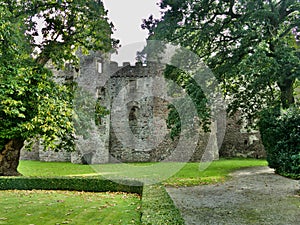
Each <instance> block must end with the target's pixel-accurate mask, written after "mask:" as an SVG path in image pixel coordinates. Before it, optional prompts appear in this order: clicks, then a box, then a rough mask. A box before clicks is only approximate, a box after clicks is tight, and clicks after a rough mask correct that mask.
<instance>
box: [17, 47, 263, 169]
mask: <svg viewBox="0 0 300 225" xmlns="http://www.w3.org/2000/svg"><path fill="white" fill-rule="evenodd" d="M80 59H81V60H80V70H79V72H76V71H74V70H73V69H71V68H70V69H69V70H66V71H55V79H56V80H57V81H58V82H61V83H63V82H66V81H68V80H73V81H75V82H76V83H77V84H78V86H79V87H80V88H81V90H83V92H85V93H86V95H87V96H88V98H89V100H90V101H91V102H92V106H94V105H95V104H96V103H97V102H99V103H100V105H101V106H103V107H105V108H106V109H107V110H108V111H109V113H108V114H107V115H105V116H102V117H101V118H99V121H98V123H96V122H95V120H94V119H93V118H91V121H90V122H91V126H90V127H89V128H88V130H86V131H83V132H86V133H88V135H86V137H85V136H84V135H78V136H77V140H76V149H75V151H74V152H66V151H59V152H53V151H43V148H42V147H41V146H40V145H39V143H38V142H37V143H36V145H35V147H34V148H33V151H31V152H27V151H25V150H23V151H22V152H21V159H31V160H40V161H69V162H72V163H84V164H99V163H109V162H157V161H162V160H166V159H170V160H175V161H181V160H180V159H186V158H187V157H188V158H189V160H190V161H200V160H201V159H202V157H203V153H204V151H205V149H206V146H207V144H208V142H212V143H210V145H212V146H213V147H212V149H213V150H212V152H211V154H212V156H211V157H212V158H213V159H214V160H216V159H218V158H219V156H221V157H236V156H238V157H255V158H261V157H264V156H265V152H264V150H263V146H262V143H261V140H260V136H259V133H258V132H252V133H248V132H247V131H246V130H245V129H243V127H242V125H238V124H237V123H236V122H237V121H238V115H237V116H236V117H235V118H227V119H226V118H224V120H226V126H227V128H226V132H225V136H224V140H223V142H222V143H218V141H219V140H218V123H212V126H211V133H204V132H199V138H198V140H197V143H195V144H196V145H195V146H196V148H195V151H194V152H193V153H192V154H191V155H187V154H190V153H189V152H185V151H184V149H183V150H182V151H181V152H179V153H178V154H177V156H176V157H175V158H172V157H170V156H172V152H173V151H174V149H175V148H176V145H177V144H178V141H179V140H178V139H176V138H175V139H174V140H172V139H171V138H170V135H169V132H170V130H169V129H168V128H167V126H166V119H167V116H168V111H169V110H168V105H169V102H168V101H167V100H166V99H165V98H164V96H160V95H159V94H157V93H160V90H162V89H163V88H164V87H166V86H167V84H165V83H164V82H165V81H164V79H163V74H164V66H162V65H159V64H157V63H148V64H147V65H143V64H142V63H136V64H135V65H134V66H132V65H130V64H129V63H124V64H123V66H119V65H118V64H117V63H116V62H110V61H109V60H107V59H105V58H103V56H102V55H101V54H99V53H93V54H90V55H88V56H81V57H80ZM77 103H78V104H80V103H79V101H76V98H75V99H74V104H75V105H76V104H77ZM94 103H95V104H94ZM78 107H79V108H80V107H82V106H80V105H78ZM219 142H220V141H219ZM217 146H221V148H220V151H218V147H217Z"/></svg>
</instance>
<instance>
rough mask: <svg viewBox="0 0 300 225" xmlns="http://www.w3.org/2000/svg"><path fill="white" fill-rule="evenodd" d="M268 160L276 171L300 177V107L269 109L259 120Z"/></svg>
mask: <svg viewBox="0 0 300 225" xmlns="http://www.w3.org/2000/svg"><path fill="white" fill-rule="evenodd" d="M259 129H260V132H261V136H262V141H263V144H264V147H265V149H266V152H267V161H268V163H269V166H270V167H271V168H274V169H275V171H276V173H278V174H281V175H284V176H288V177H292V178H298V179H299V178H300V107H291V108H289V109H287V110H280V109H278V108H277V109H269V110H267V111H265V112H264V113H263V114H262V117H261V120H260V122H259Z"/></svg>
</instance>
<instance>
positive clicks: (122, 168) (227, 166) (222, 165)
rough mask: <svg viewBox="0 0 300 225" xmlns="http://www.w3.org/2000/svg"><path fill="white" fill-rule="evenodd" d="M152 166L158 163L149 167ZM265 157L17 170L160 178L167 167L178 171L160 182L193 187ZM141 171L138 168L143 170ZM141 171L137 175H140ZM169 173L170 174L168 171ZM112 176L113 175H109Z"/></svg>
mask: <svg viewBox="0 0 300 225" xmlns="http://www.w3.org/2000/svg"><path fill="white" fill-rule="evenodd" d="M152 165H157V166H158V165H159V166H160V167H158V168H157V169H153V170H151V166H152ZM266 165H267V162H266V161H265V160H256V159H221V160H218V161H214V162H212V163H211V164H210V165H209V167H208V168H207V169H206V170H204V171H200V170H199V163H186V164H184V163H159V164H153V163H134V164H125V163H124V164H103V165H96V166H89V165H78V164H71V163H57V162H38V161H21V162H20V165H19V172H21V173H22V174H23V175H24V176H48V177H49V176H99V175H104V177H107V176H106V175H107V174H108V173H112V174H113V175H114V176H115V177H121V178H124V177H126V178H128V177H129V178H130V177H133V178H135V177H138V178H141V177H146V178H147V177H154V176H158V177H162V176H163V175H164V174H163V173H165V172H166V171H167V170H172V169H178V168H181V170H180V171H179V172H177V173H175V174H172V176H169V177H166V178H167V179H166V180H164V181H163V184H164V185H167V186H194V185H201V184H210V183H216V182H222V181H224V180H225V179H226V178H228V174H229V173H230V172H232V171H234V170H237V169H240V168H243V167H250V166H266ZM143 168H144V170H139V169H143ZM139 173H140V174H139ZM170 174H171V173H170ZM112 177H113V176H112Z"/></svg>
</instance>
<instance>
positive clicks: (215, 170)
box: [163, 159, 268, 186]
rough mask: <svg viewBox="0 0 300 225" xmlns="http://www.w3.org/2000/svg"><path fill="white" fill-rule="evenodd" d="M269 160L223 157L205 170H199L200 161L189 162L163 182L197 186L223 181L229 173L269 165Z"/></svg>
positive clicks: (169, 184)
mask: <svg viewBox="0 0 300 225" xmlns="http://www.w3.org/2000/svg"><path fill="white" fill-rule="evenodd" d="M267 164H268V163H267V161H265V160H256V159H221V160H219V161H214V162H212V163H211V164H210V166H209V167H208V168H207V169H206V170H204V171H199V163H188V164H186V165H185V166H184V167H183V168H182V170H180V171H179V172H178V173H176V174H175V175H174V176H172V177H170V178H169V179H167V180H166V181H164V182H163V183H164V184H165V185H167V186H195V185H203V184H213V183H217V182H223V181H225V180H226V179H227V178H228V177H229V173H231V172H233V171H235V170H238V169H241V168H246V167H252V166H267Z"/></svg>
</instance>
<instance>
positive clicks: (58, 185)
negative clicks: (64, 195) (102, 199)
mask: <svg viewBox="0 0 300 225" xmlns="http://www.w3.org/2000/svg"><path fill="white" fill-rule="evenodd" d="M122 183H124V181H122ZM126 183H127V185H124V184H121V182H120V183H116V182H112V181H110V180H105V179H101V178H74V177H66V178H65V177H53V178H49V177H1V178H0V190H15V189H16V190H33V189H37V190H70V191H91V192H105V191H111V192H128V193H137V194H140V195H141V194H142V191H143V187H142V185H143V184H142V183H140V182H137V181H128V182H126Z"/></svg>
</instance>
